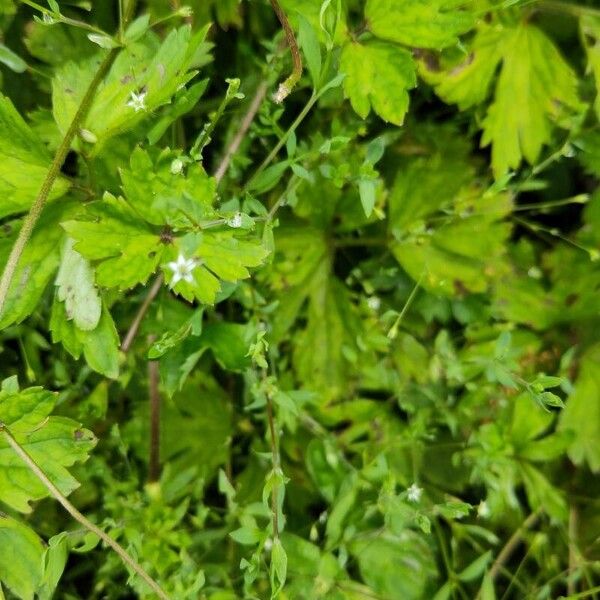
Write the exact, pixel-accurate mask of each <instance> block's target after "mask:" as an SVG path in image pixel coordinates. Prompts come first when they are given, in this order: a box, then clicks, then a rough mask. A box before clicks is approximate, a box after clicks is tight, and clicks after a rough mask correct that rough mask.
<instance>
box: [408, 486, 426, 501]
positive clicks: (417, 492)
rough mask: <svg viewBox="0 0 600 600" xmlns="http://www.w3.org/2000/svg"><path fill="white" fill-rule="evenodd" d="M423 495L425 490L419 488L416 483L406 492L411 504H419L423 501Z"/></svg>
mask: <svg viewBox="0 0 600 600" xmlns="http://www.w3.org/2000/svg"><path fill="white" fill-rule="evenodd" d="M422 495H423V488H421V487H419V486H418V485H417V484H416V483H413V484H412V485H411V486H410V487H409V488H408V489H407V490H406V497H407V498H408V499H409V501H410V502H419V500H421V496H422Z"/></svg>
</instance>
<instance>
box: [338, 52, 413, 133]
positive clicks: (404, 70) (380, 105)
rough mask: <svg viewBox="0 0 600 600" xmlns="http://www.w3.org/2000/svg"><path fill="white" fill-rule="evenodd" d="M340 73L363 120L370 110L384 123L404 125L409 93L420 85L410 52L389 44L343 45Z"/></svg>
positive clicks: (346, 91) (345, 89)
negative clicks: (344, 76)
mask: <svg viewBox="0 0 600 600" xmlns="http://www.w3.org/2000/svg"><path fill="white" fill-rule="evenodd" d="M340 71H341V72H343V73H345V74H346V78H345V79H344V92H345V94H346V96H347V97H348V98H350V102H351V103H352V108H354V110H355V111H356V112H357V113H358V114H359V115H360V116H361V117H362V118H363V119H364V118H366V117H367V116H368V114H369V112H370V111H371V108H373V110H374V111H375V112H376V113H377V114H378V115H379V116H380V117H381V118H382V119H384V120H385V121H390V122H391V123H393V124H394V125H402V123H403V122H404V116H405V115H406V111H407V110H408V101H409V99H408V90H409V89H411V88H413V87H415V85H416V83H417V79H416V74H415V64H414V61H413V59H412V56H411V54H410V52H408V51H407V50H404V49H403V48H399V47H398V46H395V45H394V44H388V43H386V42H380V41H371V42H367V43H364V44H362V43H358V42H351V43H348V44H346V45H345V46H344V48H343V50H342V56H341V59H340Z"/></svg>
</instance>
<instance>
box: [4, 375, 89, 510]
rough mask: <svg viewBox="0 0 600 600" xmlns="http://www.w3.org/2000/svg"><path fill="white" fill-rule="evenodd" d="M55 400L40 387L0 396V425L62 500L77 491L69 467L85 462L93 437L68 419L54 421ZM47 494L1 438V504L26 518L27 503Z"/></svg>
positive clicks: (76, 483) (51, 394)
mask: <svg viewBox="0 0 600 600" xmlns="http://www.w3.org/2000/svg"><path fill="white" fill-rule="evenodd" d="M55 401H56V394H53V393H52V392H48V391H46V390H44V389H42V388H40V387H34V388H27V389H25V390H22V391H20V392H7V391H5V390H3V391H0V421H1V422H3V423H4V424H5V425H6V427H8V429H9V430H10V432H11V434H12V435H13V437H14V438H15V439H16V440H17V442H18V443H19V444H20V445H21V446H22V447H23V448H24V449H25V450H26V451H27V453H28V454H29V455H30V456H31V458H32V459H33V460H34V461H35V462H36V463H37V464H38V465H39V466H40V467H41V468H42V469H43V471H44V473H45V474H46V475H47V476H48V477H49V478H50V480H51V481H52V482H53V483H54V484H55V485H56V486H57V487H58V489H59V490H60V491H61V492H62V493H63V494H65V495H69V494H70V493H71V492H72V491H73V490H74V489H75V488H77V487H78V485H79V484H78V482H77V481H76V480H75V479H74V478H73V477H72V475H71V474H70V473H69V471H68V470H67V467H70V466H72V465H74V464H75V463H77V462H84V461H85V460H86V459H87V456H88V454H89V452H90V450H91V449H92V448H93V447H94V446H95V444H96V438H95V437H94V434H93V433H92V432H91V431H88V430H86V429H82V428H81V427H80V426H79V424H78V423H76V422H75V421H73V420H71V419H67V418H66V417H55V416H52V415H51V413H52V410H53V409H54V404H55ZM48 494H49V492H48V490H47V489H46V487H45V486H44V485H43V484H42V483H41V482H40V480H39V479H38V478H37V477H36V475H34V474H33V473H32V472H31V470H30V469H29V467H27V465H26V464H25V463H24V462H23V460H22V459H21V457H19V456H18V455H17V454H16V453H15V451H14V450H13V449H12V448H11V447H10V446H9V445H8V442H7V441H6V439H5V438H4V436H2V435H0V501H2V502H4V503H6V504H7V505H9V506H10V507H11V508H13V509H15V510H17V511H19V512H23V513H28V512H30V511H31V506H30V505H29V503H30V502H32V501H34V500H40V499H41V498H45V497H47V496H48Z"/></svg>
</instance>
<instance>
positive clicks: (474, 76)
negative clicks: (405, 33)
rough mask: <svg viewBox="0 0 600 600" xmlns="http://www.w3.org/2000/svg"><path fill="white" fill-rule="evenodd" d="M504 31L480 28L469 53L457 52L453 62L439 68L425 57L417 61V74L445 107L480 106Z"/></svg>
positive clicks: (495, 28) (497, 60)
mask: <svg viewBox="0 0 600 600" xmlns="http://www.w3.org/2000/svg"><path fill="white" fill-rule="evenodd" d="M505 36H506V33H505V30H504V29H502V28H497V27H482V28H481V29H480V30H479V31H478V32H477V35H476V36H475V38H474V40H473V42H472V44H471V46H470V48H469V53H468V54H467V56H465V55H464V54H463V53H462V52H461V51H460V50H457V51H456V52H454V53H453V59H452V60H448V61H447V63H446V62H444V63H443V64H442V68H440V65H437V64H434V65H431V64H430V61H429V60H428V56H425V57H424V58H423V59H422V60H420V61H419V67H420V68H419V72H420V74H421V75H422V77H423V78H424V79H425V81H427V82H428V83H430V84H432V85H433V86H434V87H435V92H436V94H437V95H438V96H439V97H440V98H441V99H442V100H443V101H444V102H447V103H448V104H457V105H458V106H459V108H460V109H461V110H466V109H468V108H470V107H472V106H475V105H477V104H480V103H481V102H483V101H485V100H486V99H487V97H488V94H489V90H490V86H491V83H492V80H493V78H494V75H495V74H496V71H497V69H498V64H499V63H500V61H501V60H502V54H503V51H504V44H505V41H506V40H505Z"/></svg>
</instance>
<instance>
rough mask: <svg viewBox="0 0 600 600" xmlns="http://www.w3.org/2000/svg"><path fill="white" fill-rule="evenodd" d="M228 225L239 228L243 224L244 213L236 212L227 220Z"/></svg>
mask: <svg viewBox="0 0 600 600" xmlns="http://www.w3.org/2000/svg"><path fill="white" fill-rule="evenodd" d="M227 225H229V227H233V228H234V229H238V228H239V227H241V226H242V213H240V212H236V213H235V215H233V217H231V219H229V220H228V221H227Z"/></svg>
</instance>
